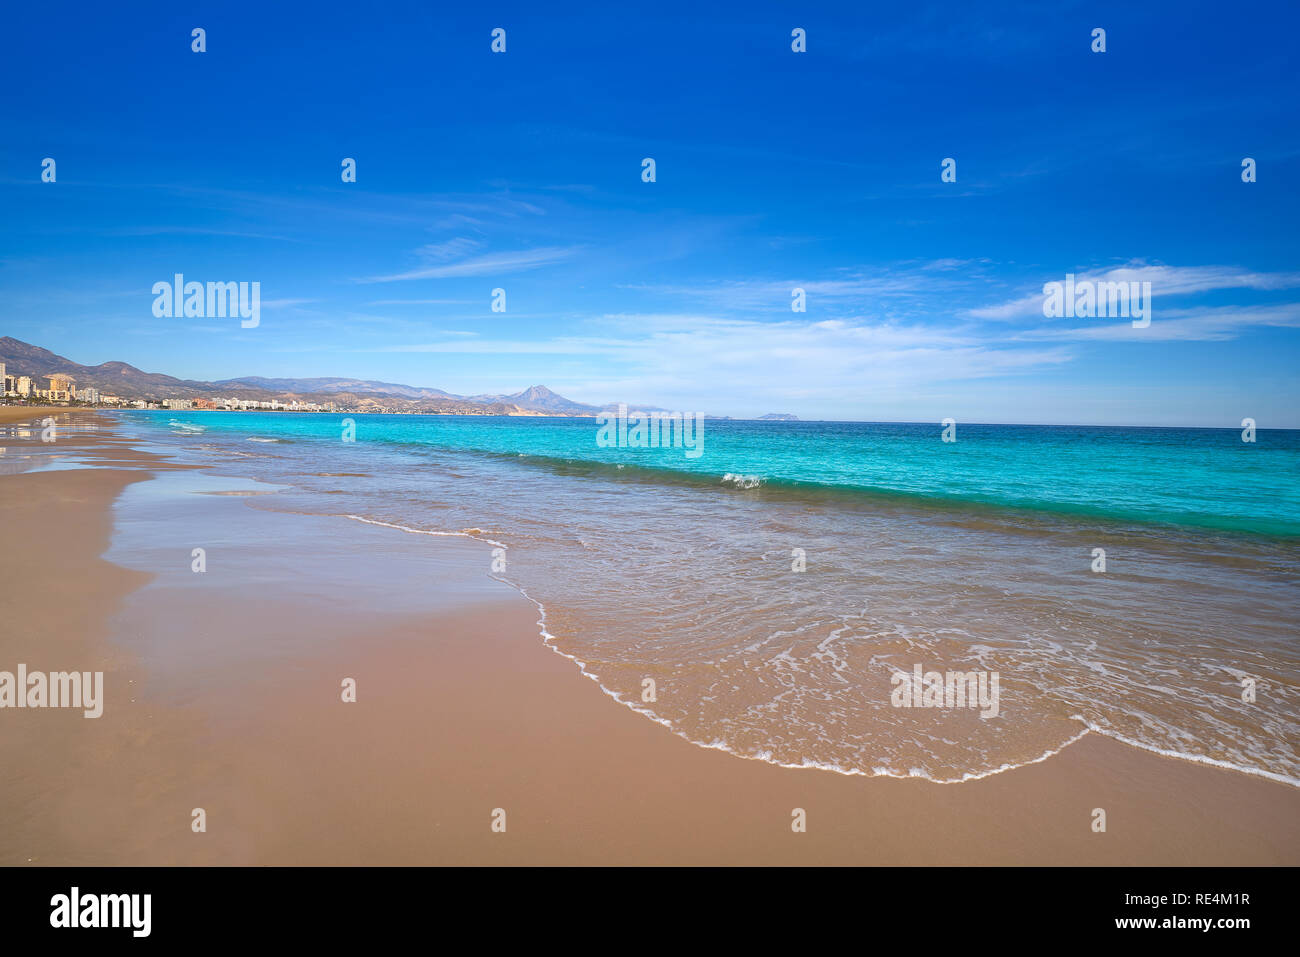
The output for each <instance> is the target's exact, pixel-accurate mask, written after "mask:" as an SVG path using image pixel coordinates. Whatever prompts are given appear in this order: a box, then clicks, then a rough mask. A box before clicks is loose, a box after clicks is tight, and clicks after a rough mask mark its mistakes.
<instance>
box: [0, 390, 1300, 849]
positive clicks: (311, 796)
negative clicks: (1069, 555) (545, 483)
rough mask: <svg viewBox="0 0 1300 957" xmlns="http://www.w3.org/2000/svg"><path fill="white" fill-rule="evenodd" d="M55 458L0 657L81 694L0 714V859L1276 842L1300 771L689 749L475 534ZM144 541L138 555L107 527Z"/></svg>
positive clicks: (124, 459)
mask: <svg viewBox="0 0 1300 957" xmlns="http://www.w3.org/2000/svg"><path fill="white" fill-rule="evenodd" d="M23 411H24V412H25V413H26V414H27V417H29V418H31V417H36V416H39V415H43V414H50V412H52V411H53V410H33V409H25V410H23ZM59 411H62V412H67V411H69V410H59ZM74 411H76V410H74ZM8 421H12V420H8ZM4 441H5V443H6V446H7V448H14V447H15V446H17V447H21V446H23V445H24V444H31V443H33V442H34V443H35V444H37V445H39V444H40V443H39V439H35V438H31V437H28V438H22V437H6V438H5V440H4ZM59 449H60V453H61V454H64V453H71V454H75V455H78V456H82V457H87V458H90V459H93V460H94V461H95V463H96V465H97V467H96V468H93V469H84V468H82V469H77V468H73V469H64V470H60V471H41V472H26V473H20V474H16V475H7V476H3V477H0V483H3V485H2V486H0V487H3V488H4V492H3V493H0V509H2V512H0V516H2V518H0V521H3V524H4V526H5V528H6V540H7V541H10V542H12V543H13V546H14V547H11V548H9V549H6V550H4V555H3V557H0V563H2V564H0V567H3V580H4V581H5V583H6V585H5V588H4V591H3V595H0V612H2V613H3V615H4V618H5V620H6V621H7V622H8V623H10V624H11V626H12V627H10V628H8V629H7V630H6V632H5V637H4V639H3V647H0V669H12V668H13V667H14V666H15V665H17V664H18V663H19V662H22V663H25V664H27V665H28V666H29V667H30V668H33V669H35V668H48V669H51V670H54V669H61V668H68V669H71V668H76V669H88V670H103V671H104V673H105V685H106V705H105V712H104V715H103V717H101V718H99V719H95V720H86V719H83V718H82V717H81V715H80V713H76V714H73V713H67V712H62V713H60V712H54V711H35V710H33V711H25V712H19V711H0V720H4V721H8V722H10V725H11V727H10V728H9V729H8V730H9V731H10V732H11V733H7V734H5V735H3V736H0V742H3V743H0V757H2V758H3V760H4V763H5V766H6V767H10V768H16V769H21V770H20V771H19V772H18V773H16V774H14V775H12V776H11V777H10V779H9V780H8V781H7V783H6V784H5V786H4V787H3V790H2V792H0V795H2V796H0V819H3V820H5V821H6V822H8V823H7V825H6V827H5V828H4V831H3V833H2V834H0V863H4V864H24V863H33V864H46V865H50V864H129V865H134V864H494V863H517V864H656V865H657V864H746V865H765V864H826V863H831V864H899V865H920V864H995V865H1003V864H1050V865H1062V864H1124V865H1130V864H1132V865H1136V864H1151V865H1157V864H1160V865H1194V864H1195V865H1208V864H1224V865H1232V864H1295V863H1297V847H1300V825H1298V824H1297V821H1300V815H1298V814H1297V813H1296V812H1297V811H1298V810H1300V790H1297V789H1295V788H1291V787H1289V786H1287V785H1283V784H1278V783H1275V782H1272V781H1268V780H1264V779H1261V778H1257V777H1250V776H1247V775H1244V774H1240V773H1236V772H1232V771H1227V770H1222V769H1219V768H1214V767H1210V766H1207V765H1201V764H1195V763H1192V762H1189V761H1183V760H1178V759H1175V758H1166V757H1162V756H1159V755H1156V754H1153V753H1150V752H1145V751H1140V750H1138V749H1135V748H1131V747H1127V746H1125V745H1123V744H1121V743H1119V742H1117V741H1114V740H1111V739H1108V738H1104V737H1102V736H1100V735H1097V734H1088V735H1085V736H1083V737H1082V738H1080V739H1079V740H1077V741H1075V742H1074V743H1073V744H1071V745H1069V746H1067V747H1066V748H1065V749H1064V750H1062V751H1060V752H1059V753H1057V754H1055V755H1053V756H1051V757H1049V758H1047V759H1045V760H1043V761H1040V762H1038V763H1037V764H1032V765H1026V766H1023V767H1019V768H1016V769H1013V770H1010V771H1006V772H1003V773H999V774H994V775H991V776H989V777H986V778H983V779H981V780H978V781H970V782H965V783H961V784H934V783H931V782H927V781H922V780H915V779H911V780H909V779H894V778H867V777H851V776H846V775H842V774H835V773H831V772H827V771H820V770H814V769H791V768H782V767H778V766H775V765H771V764H766V763H764V762H760V761H754V760H743V759H740V758H737V757H735V756H732V755H729V754H725V753H722V752H720V751H718V750H711V749H707V748H702V747H699V746H696V745H692V744H690V743H688V742H686V741H684V740H682V739H681V738H679V737H677V736H676V735H674V734H672V733H669V732H667V731H666V729H664V728H662V727H660V726H658V725H656V724H655V723H653V722H651V721H649V720H647V719H645V718H644V717H641V716H639V715H637V714H635V713H633V712H632V710H631V709H629V708H626V707H618V706H617V705H616V704H615V703H614V702H613V701H611V700H609V699H608V698H607V697H606V696H605V695H604V694H602V692H601V691H600V689H599V688H597V687H595V686H594V684H593V683H592V682H591V681H589V680H585V679H584V677H583V675H582V674H581V673H580V672H579V671H578V669H577V667H576V666H575V665H574V664H573V663H572V662H571V661H569V660H568V659H567V658H565V657H564V656H562V655H561V654H559V653H556V652H553V651H552V650H550V649H548V648H547V647H546V646H545V645H544V644H543V642H542V640H541V639H540V637H539V636H538V626H537V609H536V607H535V606H534V605H533V604H532V603H531V602H530V601H528V600H527V599H525V598H524V597H522V596H521V595H520V594H519V593H518V592H516V591H515V590H514V589H512V588H510V587H509V586H507V585H505V584H503V583H499V582H494V581H493V580H492V579H491V578H490V577H489V575H488V566H489V558H488V551H489V550H488V548H487V547H486V546H483V545H481V544H479V543H475V542H469V541H465V540H453V539H442V540H434V539H431V538H429V537H428V536H413V535H408V534H405V533H403V532H401V531H398V530H394V529H384V528H375V527H372V528H365V527H363V526H362V525H361V523H357V522H350V521H348V520H347V519H345V518H340V517H322V516H315V515H304V514H293V513H279V512H268V511H264V510H259V511H256V512H254V511H253V510H252V509H249V508H248V507H247V501H246V499H245V496H247V495H250V494H252V492H253V491H255V490H253V489H250V488H248V487H247V483H241V482H240V481H239V480H236V479H230V480H218V481H216V483H215V485H214V486H213V487H212V488H201V487H199V486H197V485H195V484H193V483H194V481H197V480H192V479H191V477H192V476H195V475H196V474H197V473H195V472H194V471H193V470H191V469H189V468H188V467H185V466H178V465H176V464H174V463H169V462H166V461H164V460H162V459H160V458H159V457H158V456H154V455H150V454H147V453H142V452H139V451H137V450H134V449H131V448H129V447H127V446H125V445H123V443H122V442H121V441H120V440H119V439H118V438H117V437H115V436H114V434H113V431H112V428H111V425H110V426H108V427H101V428H98V429H96V430H95V431H94V432H88V433H84V434H83V433H77V432H75V431H73V432H70V433H69V434H67V436H66V437H63V436H61V437H60V439H59ZM223 471H224V470H223ZM155 476H159V477H165V478H166V479H167V481H164V482H158V481H157V479H154V477H155ZM149 480H153V483H156V484H157V485H158V486H159V487H158V488H156V489H155V490H154V491H149V490H147V489H146V486H148V485H150V484H151V482H150V481H149ZM169 483H170V486H169ZM164 486H169V487H164ZM217 486H221V487H217ZM226 486H228V487H226ZM202 491H206V492H208V493H209V494H195V492H202ZM135 499H139V501H133V500H135ZM115 502H116V503H118V504H119V505H120V506H121V507H120V508H115V505H114V503H115ZM146 521H153V522H156V523H157V524H156V525H154V526H151V528H150V529H149V530H150V531H151V534H152V537H150V536H149V535H143V534H140V532H141V531H142V529H140V528H137V530H136V532H133V531H132V528H133V524H132V523H137V524H138V523H142V522H146ZM115 529H116V531H115ZM159 530H162V531H165V532H168V531H169V530H174V531H175V532H176V540H175V542H169V543H167V544H166V546H165V547H166V548H168V549H170V548H174V551H165V552H160V553H159V554H165V555H167V556H174V557H175V560H174V561H173V560H172V558H170V557H169V558H168V559H167V562H168V563H166V564H164V563H159V562H158V561H157V557H158V556H157V555H151V554H149V553H148V552H147V551H146V550H142V549H141V548H139V547H137V548H135V550H134V551H133V550H132V548H131V547H130V544H129V540H130V539H131V538H132V536H133V534H134V535H136V536H137V538H138V539H139V540H140V541H146V540H148V541H152V540H154V539H155V538H156V537H157V533H158V532H159ZM124 541H126V544H123V542H124ZM192 542H198V543H202V542H215V543H219V545H217V546H214V547H212V548H210V549H209V558H208V561H209V563H210V564H209V570H208V571H207V572H206V573H205V574H204V575H202V576H197V575H194V574H193V573H192V572H191V571H190V569H189V567H188V562H189V559H188V552H189V549H188V547H186V545H187V543H192ZM159 547H160V548H162V547H164V546H159ZM106 551H108V552H110V554H112V555H113V559H114V560H112V561H110V560H107V559H105V558H103V557H101V556H103V555H104V554H105V552H106ZM223 552H224V553H225V554H233V555H237V556H239V558H238V566H239V567H238V569H237V571H236V570H234V568H233V565H234V563H231V564H229V565H223V564H222V560H221V554H222V553H223ZM150 568H152V571H149V570H146V569H150ZM263 585H265V586H266V589H267V590H266V591H265V592H257V591H256V590H257V589H258V588H261V587H262V586H263ZM254 593H256V597H257V600H256V601H253V600H251V599H250V595H253V594H254ZM363 595H368V596H371V597H372V598H376V599H377V600H374V601H361V600H358V596H363ZM356 609H361V611H360V612H358V611H357V610H356ZM373 609H382V610H381V611H373ZM341 676H349V677H355V679H356V681H357V685H358V695H357V702H356V703H355V704H345V703H343V702H342V701H341V700H340V694H339V686H340V677H341ZM133 699H134V700H133ZM194 807H203V808H204V809H205V811H206V813H207V820H208V828H207V831H206V832H205V833H195V832H193V831H192V830H191V827H190V822H191V811H192V809H193V808H194ZM1098 807H1100V808H1104V809H1105V810H1106V814H1107V831H1106V833H1094V832H1093V831H1092V826H1091V825H1092V817H1091V815H1092V810H1093V809H1094V808H1098ZM494 808H504V809H505V811H506V815H507V829H506V833H495V832H493V831H492V830H491V827H490V825H491V814H492V811H493V809H494ZM794 808H803V809H805V810H806V812H807V820H808V828H807V832H806V833H793V832H792V831H791V826H790V824H791V812H792V810H793V809H794Z"/></svg>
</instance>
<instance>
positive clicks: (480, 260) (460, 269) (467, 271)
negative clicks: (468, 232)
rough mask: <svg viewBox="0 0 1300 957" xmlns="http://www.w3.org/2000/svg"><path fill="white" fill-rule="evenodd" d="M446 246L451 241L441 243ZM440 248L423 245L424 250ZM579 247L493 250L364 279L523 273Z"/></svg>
mask: <svg viewBox="0 0 1300 957" xmlns="http://www.w3.org/2000/svg"><path fill="white" fill-rule="evenodd" d="M438 245H440V246H443V247H445V246H446V245H447V244H445V243H444V244H438ZM429 248H437V246H435V247H427V246H426V247H422V249H426V250H427V249H429ZM580 248H581V247H579V246H543V247H539V248H537V249H523V250H517V251H514V252H503V253H489V254H487V255H485V256H476V257H474V258H472V259H462V260H461V261H460V262H452V263H446V264H444V265H439V266H426V267H424V268H422V269H413V270H411V271H410V272H404V273H397V274H396V275H392V276H372V277H370V278H368V279H362V280H359V281H360V282H397V281H399V280H403V279H450V278H456V277H461V276H483V275H490V274H493V273H501V274H504V273H510V272H519V271H520V270H524V269H536V268H537V267H538V266H548V265H550V264H552V263H557V262H561V261H563V260H565V259H568V258H570V257H571V256H573V254H574V253H576V252H578V250H579V249H580Z"/></svg>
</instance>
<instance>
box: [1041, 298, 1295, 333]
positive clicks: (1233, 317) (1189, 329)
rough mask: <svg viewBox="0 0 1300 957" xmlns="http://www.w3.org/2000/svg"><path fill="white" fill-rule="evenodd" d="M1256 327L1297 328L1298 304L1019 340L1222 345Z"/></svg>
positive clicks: (1054, 329) (1075, 323)
mask: <svg viewBox="0 0 1300 957" xmlns="http://www.w3.org/2000/svg"><path fill="white" fill-rule="evenodd" d="M1256 326H1272V327H1275V328H1284V329H1294V328H1300V303H1285V304H1283V305H1278V306H1247V307H1242V306H1215V307H1207V308H1202V309H1171V310H1164V311H1162V312H1160V313H1159V314H1157V316H1156V317H1155V318H1154V319H1153V320H1152V322H1151V325H1149V326H1147V327H1146V328H1143V329H1135V328H1133V324H1132V322H1131V321H1130V320H1128V319H1123V320H1119V321H1108V320H1105V319H1076V320H1072V321H1071V322H1070V323H1069V324H1068V325H1060V326H1049V327H1045V328H1042V329H1032V330H1027V331H1025V332H1023V333H1021V334H1020V335H1019V336H1018V338H1019V339H1021V340H1023V341H1045V340H1079V341H1093V342H1098V341H1106V342H1174V341H1180V342H1222V341H1226V340H1228V339H1235V338H1237V337H1238V336H1239V335H1241V334H1242V333H1243V332H1244V331H1245V330H1247V329H1249V328H1251V327H1256Z"/></svg>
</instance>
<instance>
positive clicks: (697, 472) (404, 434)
mask: <svg viewBox="0 0 1300 957" xmlns="http://www.w3.org/2000/svg"><path fill="white" fill-rule="evenodd" d="M133 417H135V418H141V419H145V420H146V421H148V420H153V422H154V424H157V425H163V426H165V425H166V424H167V423H168V422H170V421H171V420H172V419H173V418H176V416H175V415H174V414H173V413H165V412H164V413H137V414H133ZM183 418H184V420H185V421H186V422H190V423H193V424H195V425H197V426H202V427H205V428H208V429H220V430H230V431H237V432H246V433H249V434H251V435H259V436H266V437H274V438H282V439H300V440H316V441H322V442H333V443H337V442H338V441H339V440H340V436H341V434H342V425H341V422H342V421H343V419H345V418H351V419H353V420H354V421H355V422H356V440H357V442H359V443H367V442H373V443H385V444H387V445H390V446H393V447H397V448H401V447H411V446H419V447H427V448H431V449H439V450H443V451H454V452H476V453H487V454H494V455H501V456H513V457H516V458H523V459H524V460H526V461H528V462H532V463H535V464H537V465H541V466H549V467H553V468H564V469H573V468H575V467H581V466H587V467H588V468H590V469H591V470H592V471H593V472H595V473H597V474H599V473H600V472H602V471H604V470H620V469H621V470H628V469H631V470H634V471H636V472H638V473H640V474H642V476H643V477H645V478H647V479H650V480H661V481H682V482H695V483H703V484H707V485H731V486H740V487H752V486H755V485H761V486H763V487H764V488H767V489H772V490H779V489H785V490H789V491H790V492H792V493H798V492H808V493H814V492H840V493H844V494H849V495H878V496H893V497H902V498H906V499H909V500H913V501H916V502H918V503H924V502H927V501H928V502H931V503H934V504H948V505H958V504H964V505H982V506H994V507H1006V508H1019V509H1028V510H1034V511H1042V512H1055V513H1063V514H1073V515H1084V516H1094V517H1098V518H1111V519H1118V520H1124V521H1137V522H1153V523H1166V524H1175V525H1185V526H1190V527H1199V528H1209V529H1221V530H1229V531H1242V532H1251V533H1256V534H1266V535H1275V536H1287V537H1290V536H1300V481H1297V480H1298V479H1300V431H1295V430H1263V431H1260V432H1258V433H1257V438H1256V441H1255V442H1254V443H1247V442H1243V441H1242V434H1241V431H1240V430H1237V429H1172V428H1150V429H1145V428H1108V427H1090V426H1017V425H963V424H958V426H957V441H956V442H951V443H946V442H943V441H942V440H941V431H942V430H941V427H940V426H939V425H938V424H937V423H936V424H924V423H920V424H892V423H839V422H744V421H727V420H706V422H705V424H704V427H703V440H702V443H701V447H702V454H701V455H700V456H699V457H698V458H691V457H688V456H687V455H686V454H685V450H684V449H680V448H674V449H649V448H600V447H598V446H597V444H596V433H597V426H596V424H595V421H594V420H593V419H590V418H586V419H555V418H510V417H495V416H491V417H489V416H424V415H421V416H394V415H354V416H343V415H322V414H290V413H197V414H194V413H190V414H185V415H183Z"/></svg>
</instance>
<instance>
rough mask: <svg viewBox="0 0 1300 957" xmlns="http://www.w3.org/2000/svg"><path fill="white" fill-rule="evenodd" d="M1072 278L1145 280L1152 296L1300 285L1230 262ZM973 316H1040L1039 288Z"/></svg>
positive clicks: (1130, 267) (1297, 276) (1295, 277)
mask: <svg viewBox="0 0 1300 957" xmlns="http://www.w3.org/2000/svg"><path fill="white" fill-rule="evenodd" d="M1074 277H1075V282H1076V283H1078V282H1081V281H1091V282H1149V283H1151V295H1152V297H1153V298H1155V297H1160V296H1185V295H1194V294H1196V293H1205V292H1213V291H1215V290H1219V289H1255V290H1275V289H1293V288H1295V287H1297V286H1300V273H1294V272H1287V273H1282V272H1277V273H1267V272H1252V271H1250V270H1246V269H1239V268H1237V267H1234V266H1148V265H1146V264H1145V263H1138V262H1131V263H1129V264H1127V265H1125V266H1120V267H1118V268H1115V269H1110V270H1107V271H1105V272H1086V271H1084V272H1075V274H1074ZM1064 279H1065V274H1064V273H1062V274H1060V275H1053V276H1045V277H1044V279H1043V283H1044V284H1046V283H1048V282H1063V281H1064ZM967 315H969V316H971V317H972V318H975V319H992V320H995V321H999V322H1011V321H1015V320H1017V319H1028V318H1034V317H1036V318H1039V319H1041V318H1042V317H1043V291H1042V286H1041V285H1040V286H1039V287H1038V288H1037V289H1036V290H1035V291H1034V292H1031V293H1027V294H1025V295H1023V296H1020V297H1019V298H1017V299H1013V300H1011V301H1009V302H1004V303H1000V304H998V305H993V306H983V307H980V308H977V309H971V310H968V312H967Z"/></svg>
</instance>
